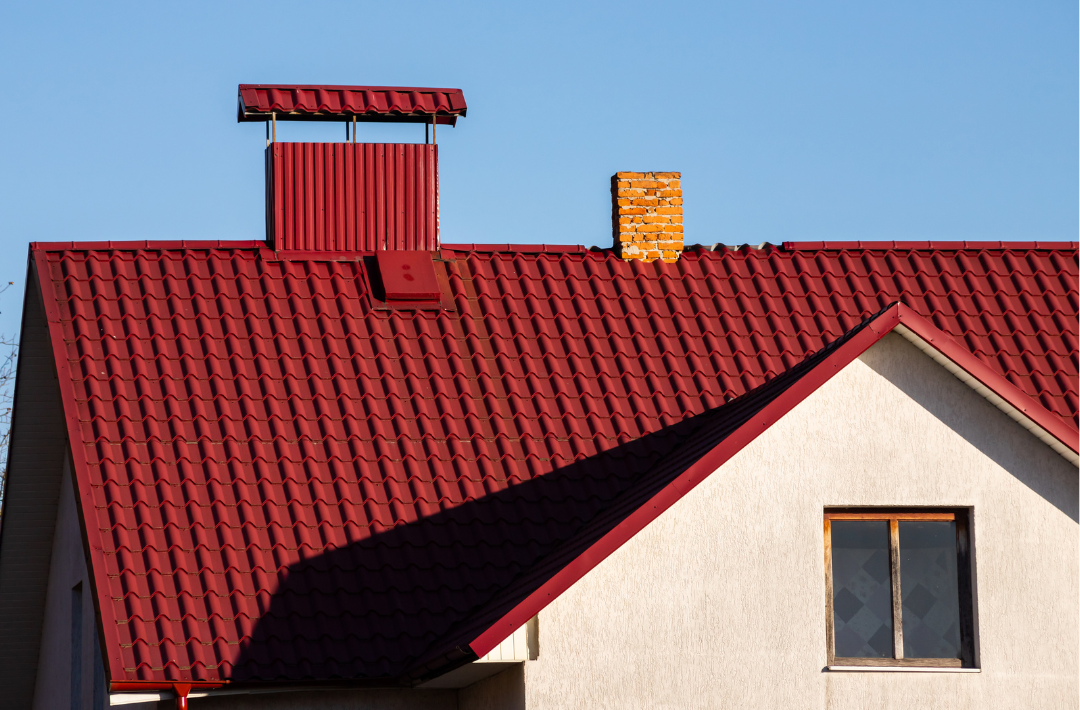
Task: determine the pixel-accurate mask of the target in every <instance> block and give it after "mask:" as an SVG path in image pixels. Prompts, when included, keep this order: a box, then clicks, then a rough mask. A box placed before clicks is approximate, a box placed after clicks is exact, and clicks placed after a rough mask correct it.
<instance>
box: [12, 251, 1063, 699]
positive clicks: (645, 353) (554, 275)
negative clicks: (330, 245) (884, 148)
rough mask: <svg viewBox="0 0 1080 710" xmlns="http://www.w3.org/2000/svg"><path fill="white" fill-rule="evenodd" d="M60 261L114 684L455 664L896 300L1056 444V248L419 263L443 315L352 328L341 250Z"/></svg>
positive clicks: (55, 322) (53, 300) (69, 397)
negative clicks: (306, 255) (1007, 388)
mask: <svg viewBox="0 0 1080 710" xmlns="http://www.w3.org/2000/svg"><path fill="white" fill-rule="evenodd" d="M63 246H64V248H60V249H57V248H55V247H53V246H51V245H36V246H35V247H34V251H33V257H34V262H33V264H34V268H36V269H37V270H38V273H39V274H40V275H41V283H42V291H43V300H44V303H45V306H46V312H47V314H48V317H49V320H50V328H51V332H52V333H53V336H52V337H53V340H54V350H55V352H56V354H57V360H58V370H59V373H60V381H61V390H62V393H63V395H64V398H65V408H66V409H67V412H68V418H69V429H70V431H71V432H72V434H71V438H72V440H73V441H72V449H73V459H74V461H75V468H76V474H77V480H78V484H79V487H80V496H81V499H82V505H83V510H84V516H85V519H86V521H87V526H88V536H89V539H90V548H91V562H92V565H93V570H94V576H95V581H96V584H97V587H98V590H99V600H100V608H101V613H102V618H103V626H104V633H105V641H106V645H107V649H108V650H109V658H108V659H107V663H108V664H109V666H110V674H111V679H112V680H113V681H135V680H142V681H166V680H176V681H187V680H204V681H218V680H229V681H233V682H243V681H258V680H271V679H275V680H293V681H300V680H305V679H315V680H319V679H329V678H350V679H378V678H382V679H408V678H416V677H420V676H423V675H424V674H425V673H427V672H430V671H433V670H435V669H438V668H440V667H443V668H445V667H446V666H447V664H453V663H454V662H460V661H462V660H466V659H468V658H470V657H471V654H472V651H470V650H469V646H470V644H472V645H473V651H475V650H476V649H477V648H480V647H482V646H483V645H484V644H485V643H487V642H488V641H490V639H487V638H486V636H485V634H487V636H490V635H491V634H492V633H495V634H498V633H502V632H503V631H504V629H501V628H499V629H496V630H494V631H492V630H491V628H492V627H491V625H492V624H493V623H495V622H496V621H499V620H504V621H505V620H506V619H510V618H512V613H511V612H513V610H515V609H517V610H519V611H520V610H521V609H523V608H525V607H523V606H522V604H523V603H524V600H527V599H529V598H531V595H535V594H537V593H538V590H540V589H541V588H543V587H544V585H545V584H554V581H553V580H555V578H556V577H557V576H558V575H559V573H560V571H561V570H563V569H568V568H569V567H572V566H573V565H576V564H580V563H579V562H578V561H577V560H578V559H579V558H578V555H579V554H580V552H581V551H582V550H586V549H590V546H591V545H594V544H595V543H596V542H597V541H598V540H601V539H609V538H610V535H611V534H612V531H613V530H614V529H615V528H616V526H617V525H618V524H619V523H620V522H623V521H624V520H626V519H628V516H631V515H634V514H635V511H636V510H638V509H639V508H640V505H641V504H642V503H643V502H645V501H648V500H651V499H652V497H653V496H656V495H662V496H666V495H669V494H668V493H667V491H670V490H671V489H670V486H669V484H670V483H671V482H672V481H673V480H675V479H676V478H677V477H678V476H680V475H689V473H688V472H689V471H690V470H691V469H692V468H693V464H694V462H695V461H696V460H697V458H700V457H701V456H702V455H703V454H704V453H705V452H707V451H708V450H710V447H711V446H712V445H713V444H715V442H716V441H718V440H720V439H723V438H725V437H728V436H729V435H732V432H736V431H739V430H740V429H739V427H740V426H742V425H744V424H746V423H747V422H748V421H751V420H752V419H754V417H759V416H761V415H762V412H764V411H765V410H766V409H768V407H769V406H771V403H773V402H774V401H775V400H776V397H777V396H778V394H779V393H781V392H784V391H786V390H787V389H788V388H790V387H793V386H794V384H793V383H798V382H800V381H801V380H800V378H803V377H804V375H806V373H807V372H808V371H809V370H808V368H810V367H811V366H812V365H814V364H816V363H817V362H820V360H821V358H822V357H825V356H828V355H829V353H831V352H836V349H837V348H839V347H841V346H842V345H843V344H844V342H845V341H846V340H850V339H852V338H856V337H857V334H858V333H859V332H860V329H863V328H865V327H867V323H868V319H869V318H871V317H872V316H873V314H875V313H879V312H880V311H882V309H884V308H886V307H887V306H888V305H889V304H891V303H893V302H896V301H900V302H902V303H903V304H906V306H907V307H910V309H911V310H912V312H913V313H915V314H919V315H921V316H922V317H924V318H925V319H926V320H927V321H929V323H931V324H932V325H933V327H936V328H937V329H940V331H942V332H943V333H945V334H947V335H948V336H950V337H951V338H953V339H955V341H956V342H957V344H958V346H962V347H963V348H965V349H967V350H969V351H970V352H971V353H972V354H973V357H974V358H977V359H978V360H979V361H981V362H982V363H984V364H985V366H986V367H987V368H989V370H992V371H993V372H995V373H997V374H998V375H1001V376H1003V377H1004V378H1006V379H1007V380H1008V382H1010V383H1012V385H1015V387H1016V388H1018V389H1019V391H1020V392H1022V393H1023V395H1018V396H1021V397H1023V396H1024V395H1026V396H1029V397H1031V398H1033V399H1034V400H1035V401H1036V402H1037V403H1038V404H1036V403H1034V402H1033V403H1032V406H1033V407H1038V406H1039V404H1041V405H1042V407H1044V408H1045V409H1046V410H1048V414H1047V416H1056V417H1058V418H1059V420H1060V421H1061V422H1062V424H1063V425H1067V426H1068V427H1069V430H1070V431H1075V422H1076V419H1077V413H1078V398H1077V390H1078V384H1077V364H1076V356H1077V331H1078V327H1077V313H1078V304H1077V280H1078V279H1077V245H1075V244H1062V245H1056V246H1053V247H1049V248H1040V249H1035V248H1028V247H1019V246H1016V245H1009V246H1004V247H1003V246H1001V245H999V246H998V247H974V248H958V247H949V248H945V249H935V248H931V247H929V246H927V247H921V248H910V247H885V246H873V245H871V246H869V247H865V248H859V247H843V246H842V245H840V246H837V245H831V246H823V247H822V248H821V249H818V250H807V249H805V248H801V247H800V248H796V249H783V248H779V249H778V248H775V247H766V248H763V249H760V250H755V249H749V248H744V249H741V250H729V249H723V248H722V249H720V250H718V251H709V250H703V249H702V250H696V251H692V252H687V253H685V254H684V255H683V257H682V258H681V259H680V260H679V261H678V262H676V263H673V264H661V263H650V264H644V263H640V262H625V261H622V260H620V259H618V258H616V257H614V256H612V255H611V254H610V253H609V252H604V251H591V252H585V251H539V250H537V251H528V250H517V251H511V252H499V251H455V250H453V249H445V250H444V251H443V252H442V254H441V258H440V259H438V260H437V261H436V262H435V264H436V269H437V270H439V272H440V278H442V279H445V281H446V283H448V284H449V288H450V291H451V293H452V295H453V302H454V304H455V307H456V310H454V311H420V310H404V311H402V310H393V309H389V310H387V309H379V308H377V307H376V305H377V304H376V302H375V300H374V299H373V298H372V294H371V292H370V286H369V284H370V283H371V281H370V279H371V276H372V275H371V273H370V272H369V268H374V266H373V265H374V263H375V260H374V258H371V257H363V256H360V255H351V257H350V255H344V254H339V255H334V254H322V255H318V256H317V257H312V258H311V259H310V260H307V259H303V258H292V257H290V258H281V257H280V255H275V254H274V252H272V251H270V250H268V249H265V248H258V247H252V246H250V245H244V246H242V247H239V248H235V249H230V248H227V247H225V246H224V245H218V246H215V245H203V246H200V247H194V248H185V249H180V248H175V247H169V248H161V249H155V248H153V247H152V246H151V245H149V244H147V245H140V246H139V247H138V248H132V249H130V250H125V249H123V248H122V247H121V248H117V246H118V245H111V246H100V247H85V246H82V245H78V244H71V245H63ZM316 259H321V260H316ZM815 353H817V355H815ZM744 395H745V396H744ZM754 421H756V420H754ZM695 457H696V458H695ZM694 475H697V474H694ZM658 491H659V493H658ZM594 563H595V562H594ZM564 581H565V580H564ZM504 635H505V634H504ZM478 639H480V640H478ZM485 639H486V640H485Z"/></svg>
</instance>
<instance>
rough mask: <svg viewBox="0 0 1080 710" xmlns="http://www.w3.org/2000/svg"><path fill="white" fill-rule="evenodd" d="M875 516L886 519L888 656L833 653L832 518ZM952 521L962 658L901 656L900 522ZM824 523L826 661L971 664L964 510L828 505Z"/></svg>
mask: <svg viewBox="0 0 1080 710" xmlns="http://www.w3.org/2000/svg"><path fill="white" fill-rule="evenodd" d="M833 520H875V521H882V522H888V523H889V575H890V577H891V580H892V615H893V617H892V621H893V657H892V658H848V657H842V656H836V655H835V653H834V651H835V643H834V639H833V633H834V629H833V614H834V612H833V576H832V567H833V565H832V521H833ZM908 520H928V521H943V522H944V521H949V522H952V521H955V522H956V568H957V576H958V579H957V593H958V595H959V597H960V600H959V601H960V658H904V628H903V600H902V599H901V596H900V522H901V521H908ZM824 523H825V612H826V613H825V642H826V644H827V648H828V665H829V666H878V667H888V668H898V667H912V668H975V667H976V666H975V624H974V596H973V594H972V585H971V544H970V542H971V535H970V520H969V514H968V510H967V509H963V508H960V509H956V508H953V509H938V510H933V511H930V510H913V509H903V508H882V509H872V508H844V509H840V508H826V509H825V515H824Z"/></svg>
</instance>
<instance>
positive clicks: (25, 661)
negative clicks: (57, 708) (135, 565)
mask: <svg viewBox="0 0 1080 710" xmlns="http://www.w3.org/2000/svg"><path fill="white" fill-rule="evenodd" d="M12 421H13V424H12V428H11V448H10V450H9V456H8V478H7V484H6V486H7V487H6V490H5V491H4V510H3V521H2V526H0V688H2V689H3V692H2V693H0V708H7V707H11V708H27V707H30V704H31V702H32V698H33V693H34V683H35V678H36V677H37V672H38V668H37V662H38V653H39V650H40V639H41V629H42V623H43V619H44V606H45V596H46V588H47V586H48V582H49V564H50V562H49V561H50V555H51V551H52V545H53V531H54V530H55V527H56V508H57V501H58V500H59V491H60V477H61V472H62V471H63V468H64V454H65V452H66V450H67V449H66V447H67V436H66V434H65V431H64V420H63V412H62V411H61V405H60V390H59V387H58V385H57V380H56V370H55V367H54V364H53V354H52V347H51V345H50V341H49V331H48V325H47V323H46V321H45V314H44V309H43V308H42V302H41V292H40V290H39V289H38V282H37V276H36V273H35V271H34V269H33V268H31V269H30V272H29V274H28V278H27V286H26V295H25V298H24V305H23V320H22V331H21V336H20V341H19V366H18V375H17V378H16V384H15V410H14V417H13V418H12Z"/></svg>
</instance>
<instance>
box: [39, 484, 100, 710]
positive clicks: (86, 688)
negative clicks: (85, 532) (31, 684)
mask: <svg viewBox="0 0 1080 710" xmlns="http://www.w3.org/2000/svg"><path fill="white" fill-rule="evenodd" d="M79 584H81V585H82V593H81V594H80V595H79V597H77V598H79V599H81V602H82V605H81V606H82V609H81V611H80V612H79V617H81V621H82V623H81V628H80V631H79V633H80V635H81V643H80V644H79V646H80V649H81V651H82V653H81V654H80V656H79V659H78V660H76V659H75V658H74V657H73V656H74V654H73V653H72V648H73V643H72V638H73V636H74V635H75V632H74V629H73V624H72V620H73V618H79V617H76V616H75V613H76V612H75V609H74V607H75V601H74V600H75V598H76V597H74V595H73V593H72V590H73V589H74V587H75V586H76V585H79ZM48 589H49V591H48V594H47V595H46V598H45V622H44V624H43V625H42V631H41V653H40V658H39V661H38V674H37V684H36V688H35V691H34V704H33V707H34V708H35V709H40V710H49V709H51V708H73V709H74V708H79V709H81V710H101V709H103V708H105V707H107V706H108V704H109V703H108V698H107V696H108V692H107V688H106V683H105V668H104V666H103V664H102V661H101V655H100V651H97V649H100V645H98V634H97V623H96V620H95V617H94V600H93V597H92V596H91V595H92V594H93V591H92V588H91V586H90V576H89V574H88V573H87V568H86V556H85V553H84V551H83V544H82V536H81V534H80V531H79V517H78V511H76V510H75V489H74V487H73V484H72V482H71V468H70V466H68V465H67V464H65V466H64V475H63V479H62V480H61V483H60V503H59V507H58V510H57V515H56V532H55V534H54V535H53V549H52V560H51V564H50V568H49V588H48ZM95 651H97V652H95ZM73 661H75V662H76V663H79V673H78V675H77V677H78V678H79V681H78V682H77V686H76V689H75V692H76V693H77V697H76V698H75V701H74V702H72V697H71V696H72V690H73V688H72V672H71V671H72V662H73Z"/></svg>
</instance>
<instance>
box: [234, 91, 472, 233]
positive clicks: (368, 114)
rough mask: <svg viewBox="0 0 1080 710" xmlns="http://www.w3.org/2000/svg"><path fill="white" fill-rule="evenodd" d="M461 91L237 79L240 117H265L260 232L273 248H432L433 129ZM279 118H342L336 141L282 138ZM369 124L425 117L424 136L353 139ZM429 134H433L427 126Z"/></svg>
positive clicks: (451, 114) (457, 111) (435, 208)
mask: <svg viewBox="0 0 1080 710" xmlns="http://www.w3.org/2000/svg"><path fill="white" fill-rule="evenodd" d="M465 111H466V105H465V97H464V95H463V94H462V93H461V90H460V89H421V88H409V87H387V86H307V85H304V86H299V85H281V84H272V85H271V84H241V85H240V88H239V96H238V107H237V121H239V122H251V121H264V122H265V123H266V238H267V243H268V244H269V245H270V246H271V247H272V248H273V249H275V250H278V251H283V250H287V251H329V252H357V251H369V252H370V251H380V250H420V251H433V250H435V249H438V248H439V150H438V146H437V144H436V138H437V127H438V126H439V125H450V126H453V125H455V124H456V123H457V119H458V117H459V116H464V115H465ZM278 121H341V122H343V123H344V124H345V136H346V139H345V141H344V142H342V143H279V142H278V141H277V123H278ZM367 122H384V123H385V122H396V123H422V124H424V142H423V143H357V142H356V126H357V124H358V123H367ZM429 131H430V133H429Z"/></svg>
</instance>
